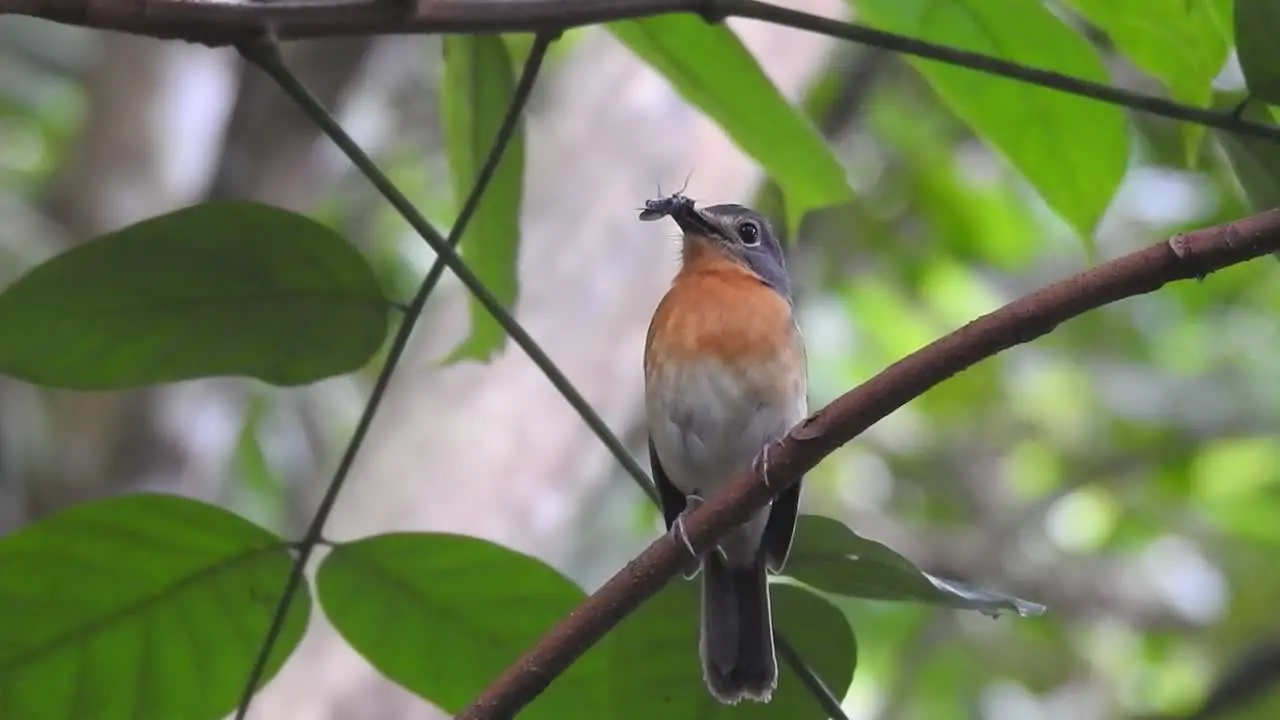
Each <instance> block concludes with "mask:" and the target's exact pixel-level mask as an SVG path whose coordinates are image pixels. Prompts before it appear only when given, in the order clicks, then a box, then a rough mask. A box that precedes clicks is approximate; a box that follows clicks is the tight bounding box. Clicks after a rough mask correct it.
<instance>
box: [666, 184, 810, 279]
mask: <svg viewBox="0 0 1280 720" xmlns="http://www.w3.org/2000/svg"><path fill="white" fill-rule="evenodd" d="M673 198H678V199H668V201H665V204H664V205H661V208H660V209H661V210H663V211H665V214H667V215H670V216H671V219H672V220H675V221H676V224H677V225H679V226H680V230H681V231H683V233H684V247H685V253H684V255H685V258H686V261H687V259H688V258H690V257H691V256H693V257H696V256H698V255H700V254H701V253H704V252H707V251H710V252H715V253H718V254H719V255H722V256H724V257H727V258H728V259H729V260H732V261H733V262H735V263H738V264H739V265H741V266H743V267H745V268H747V269H748V270H750V271H751V272H752V273H754V274H756V275H757V276H759V277H760V279H761V280H763V281H764V282H765V283H766V284H767V285H769V286H770V287H772V288H773V289H774V290H776V291H777V292H778V293H780V294H781V295H782V296H783V297H786V298H787V299H788V300H789V299H790V298H791V284H790V282H789V280H788V278H787V268H786V261H785V260H784V259H783V255H782V245H781V243H779V242H778V237H777V236H776V235H774V233H773V228H772V227H771V226H770V225H769V221H768V220H765V219H764V218H763V217H762V216H761V215H760V214H759V213H757V212H756V211H754V210H752V209H750V208H746V207H743V206H741V205H735V204H732V203H730V204H725V205H711V206H709V207H705V208H701V209H698V208H696V207H694V203H693V201H692V200H688V199H687V198H683V197H682V196H673ZM651 202H657V203H663V202H664V201H651ZM651 209H652V208H651Z"/></svg>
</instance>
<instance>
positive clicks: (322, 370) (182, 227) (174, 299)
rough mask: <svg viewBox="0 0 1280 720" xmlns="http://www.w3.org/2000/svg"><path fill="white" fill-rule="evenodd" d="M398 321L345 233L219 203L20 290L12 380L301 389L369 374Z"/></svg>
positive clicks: (65, 263)
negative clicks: (245, 379) (235, 378)
mask: <svg viewBox="0 0 1280 720" xmlns="http://www.w3.org/2000/svg"><path fill="white" fill-rule="evenodd" d="M387 307H388V303H387V301H386V300H385V299H384V298H383V297H382V294H381V292H380V290H379V288H378V283H377V281H376V279H375V278H374V275H373V271H372V269H371V268H370V267H369V264H368V263H367V262H365V260H364V258H363V257H361V255H360V253H359V252H357V251H356V250H355V249H354V248H352V247H351V246H350V245H348V244H347V243H346V241H344V240H343V239H342V238H341V237H340V236H338V235H337V234H336V233H334V232H333V231H332V230H330V229H328V228H326V227H324V226H323V225H320V224H319V223H317V222H315V221H313V220H310V219H308V218H306V217H303V216H301V215H297V214H294V213H291V212H286V211H284V210H279V209H276V208H272V207H268V206H265V205H260V204H257V203H253V202H245V201H219V202H210V203H205V204H202V205H195V206H192V207H188V208H185V209H183V210H178V211H176V212H173V213H169V214H167V215H161V216H159V217H155V218H151V219H149V220H145V221H143V222H140V223H138V224H137V225H132V226H130V227H127V228H125V229H123V230H120V231H117V232H113V233H110V234H108V235H103V236H102V237H99V238H97V239H95V240H92V241H90V242H88V243H86V244H84V245H80V246H79V247H76V248H74V249H72V250H70V251H68V252H65V253H63V254H61V255H58V256H57V257H54V258H52V259H51V260H49V261H47V262H45V263H43V264H41V265H40V266H38V267H36V268H35V269H34V270H32V271H31V272H29V273H28V274H27V275H25V276H23V277H22V278H20V279H18V281H16V282H15V283H13V284H12V285H10V286H9V287H8V288H6V289H5V290H4V292H3V293H0V338H4V342H2V343H0V373H5V374H8V375H13V376H16V377H19V378H22V379H24V380H28V381H30V382H33V383H38V384H42V385H53V386H58V387H66V388H73V389H78V390H106V389H118V388H127V387H136V386H139V385H148V384H152V383H162V382H171V381H176V380H184V379H189V378H196V377H205V376H215V375H247V376H250V377H255V378H258V379H260V380H264V381H266V382H268V383H273V384H277V385H299V384H302V383H308V382H313V381H315V380H320V379H322V378H325V377H329V376H332V375H338V374H341V373H346V372H351V371H353V370H356V369H358V368H360V367H361V366H362V365H363V364H364V363H365V362H367V361H368V359H369V358H370V357H372V356H373V355H374V353H375V352H377V350H378V348H379V347H380V346H381V344H382V341H383V338H384V337H385V336H386V332H387Z"/></svg>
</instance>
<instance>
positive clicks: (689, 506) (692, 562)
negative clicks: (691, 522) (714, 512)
mask: <svg viewBox="0 0 1280 720" xmlns="http://www.w3.org/2000/svg"><path fill="white" fill-rule="evenodd" d="M700 505H702V497H700V496H698V495H690V496H689V497H688V498H686V499H685V506H684V511H683V512H681V513H680V515H679V516H678V517H677V518H676V521H675V522H674V523H672V524H671V534H672V535H674V536H675V539H676V542H678V543H680V544H681V545H682V546H684V549H685V550H686V551H688V553H689V555H688V556H687V557H686V558H684V561H683V562H682V563H681V565H680V575H681V577H683V578H684V579H685V580H692V579H694V578H695V577H697V576H698V571H699V570H701V569H702V555H700V554H699V553H698V551H697V550H695V549H694V547H693V543H691V542H689V534H688V533H686V532H685V530H684V516H685V515H686V514H688V513H691V512H693V511H694V510H697V509H698V506H700Z"/></svg>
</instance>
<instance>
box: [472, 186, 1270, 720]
mask: <svg viewBox="0 0 1280 720" xmlns="http://www.w3.org/2000/svg"><path fill="white" fill-rule="evenodd" d="M1276 250H1280V209H1277V210H1269V211H1267V212H1264V213H1260V214H1258V215H1254V216H1252V217H1248V218H1245V219H1242V220H1238V221H1236V222H1233V223H1228V224H1226V225H1219V226H1215V227H1211V228H1205V229H1203V230H1198V231H1195V232H1191V233H1185V234H1182V235H1176V236H1174V237H1173V238H1171V239H1169V240H1168V241H1165V242H1160V243H1157V244H1155V245H1152V246H1150V247H1147V248H1145V249H1143V250H1139V251H1137V252H1134V253H1130V254H1129V255H1125V256H1123V257H1120V258H1117V259H1115V260H1112V261H1110V262H1108V263H1105V264H1103V265H1100V266H1098V267H1095V268H1093V269H1091V270H1087V271H1085V272H1081V273H1079V274H1077V275H1074V276H1072V277H1070V278H1067V279H1065V280H1062V281H1059V282H1057V283H1054V284H1052V285H1049V286H1048V287H1045V288H1043V289H1041V290H1039V291H1037V292H1034V293H1032V294H1030V295H1026V296H1023V297H1022V298H1020V299H1018V300H1016V301H1014V302H1012V303H1009V304H1008V305H1005V306H1004V307H1003V308H1001V309H999V310H996V311H995V312H993V313H990V314H988V315H984V316H983V317H980V318H978V319H977V320H974V321H973V322H971V323H969V324H968V325H966V326H964V327H962V328H960V329H959V330H956V331H955V332H952V333H951V334H949V335H946V336H945V337H942V338H941V339H939V340H936V341H934V342H933V343H931V344H930V345H928V346H926V347H924V348H922V349H920V350H918V351H916V352H915V353H912V354H911V355H909V356H907V357H906V358H904V359H902V360H900V361H898V362H897V363H895V364H893V365H891V366H889V367H888V368H886V369H885V370H884V371H882V372H881V373H880V374H878V375H876V376H875V377H873V378H871V379H870V380H868V381H867V382H866V383H864V384H862V385H860V386H858V387H857V388H855V389H853V390H851V391H849V392H847V393H845V394H844V395H842V396H841V397H839V398H838V399H836V400H835V401H834V402H832V403H831V404H830V405H827V406H826V407H825V408H822V409H821V410H819V411H818V412H817V413H815V414H814V415H812V416H810V417H809V418H808V419H807V420H805V421H804V422H802V423H801V424H799V425H797V426H796V427H795V428H793V429H792V430H791V432H790V433H789V434H788V435H787V436H786V437H784V438H783V439H782V440H781V441H779V442H777V443H775V444H773V445H772V446H771V447H770V448H769V454H768V458H769V462H768V470H767V472H768V484H767V485H766V484H765V483H764V482H761V481H760V477H759V476H758V475H757V474H756V473H755V472H745V473H743V474H742V475H740V476H738V477H737V478H736V479H735V480H734V481H733V482H732V483H731V484H730V485H729V486H728V487H726V488H725V489H724V490H723V491H721V492H719V493H717V494H716V495H714V496H713V497H712V498H711V499H710V500H708V501H707V502H706V503H705V504H704V505H702V506H701V507H699V508H698V509H697V510H696V511H694V512H692V513H690V514H689V515H688V516H687V517H686V518H685V522H684V529H685V531H686V534H687V536H688V539H689V541H690V542H691V543H692V544H693V545H694V546H695V547H709V546H711V544H712V543H714V542H715V541H716V539H717V538H719V537H720V536H721V535H723V534H724V533H725V532H726V531H728V530H729V529H730V528H732V527H734V526H736V525H739V524H741V523H743V522H745V521H746V519H747V518H748V517H749V516H750V515H751V513H753V512H754V511H755V510H756V509H758V508H761V507H763V506H764V505H765V503H767V502H768V501H769V500H770V499H771V498H772V497H774V496H776V495H777V494H779V493H781V492H782V491H783V490H784V489H786V488H787V487H789V486H791V485H792V484H794V483H795V482H797V481H798V480H799V478H800V477H801V476H802V475H804V474H805V473H806V472H808V471H810V470H812V469H813V468H814V467H815V466H816V465H817V464H818V463H819V462H820V461H821V460H822V459H823V458H825V457H826V456H827V455H829V454H831V452H833V451H834V450H835V449H836V448H838V447H839V446H841V445H843V444H845V443H847V442H849V441H850V440H852V439H853V438H855V437H857V436H858V435H859V434H860V433H862V432H863V431H865V430H866V429H867V428H869V427H871V426H872V425H873V424H875V423H877V422H879V421H880V420H882V419H883V418H884V417H886V416H887V415H889V414H890V413H891V412H893V411H894V410H897V409H898V408H900V407H902V406H903V405H905V404H906V403H908V402H910V401H911V400H914V399H915V398H917V397H919V396H920V395H922V394H924V393H925V392H926V391H928V390H929V389H930V388H932V387H934V386H935V385H937V384H939V383H941V382H942V381H944V380H946V379H947V378H950V377H951V376H952V375H955V374H957V373H959V372H961V371H963V370H965V369H967V368H969V367H970V366H972V365H974V364H976V363H977V362H979V361H981V360H983V359H986V358H989V357H992V356H994V355H995V354H997V353H999V352H1001V351H1003V350H1007V349H1008V348H1011V347H1013V346H1015V345H1019V344H1022V343H1026V342H1030V341H1032V340H1035V339H1036V338H1038V337H1040V336H1042V335H1045V334H1047V333H1049V332H1050V331H1052V330H1053V329H1054V328H1055V327H1057V326H1058V324H1059V323H1062V322H1063V321H1065V320H1069V319H1071V318H1073V317H1076V316H1078V315H1081V314H1083V313H1085V312H1088V311H1089V310H1093V309H1095V308H1098V307H1101V306H1103V305H1106V304H1108V303H1111V302H1115V301H1117V300H1121V299H1123V298H1127V297H1132V296H1135V295H1142V294H1145V293H1149V292H1153V291H1155V290H1158V289H1160V288H1161V287H1163V286H1164V285H1165V284H1166V283H1169V282H1173V281H1175V280H1186V279H1189V278H1204V277H1205V276H1207V275H1208V274H1210V273H1212V272H1214V271H1216V270H1220V269H1222V268H1225V267H1228V266H1230V265H1234V264H1237V263H1240V262H1244V261H1245V260H1249V259H1252V258H1256V257H1259V256H1262V255H1265V254H1267V253H1270V252H1275V251H1276ZM685 552H686V551H685V550H684V549H683V546H682V544H681V543H679V542H677V541H676V540H674V539H673V537H672V535H671V534H670V533H667V534H665V535H663V536H662V537H661V538H659V539H658V540H657V541H655V542H654V543H653V544H652V545H650V546H649V547H648V548H647V549H646V550H645V551H644V552H643V553H641V554H640V555H639V556H638V557H636V558H635V559H634V560H632V561H631V562H629V563H627V565H626V567H624V568H623V569H622V570H621V571H619V572H618V573H617V574H616V575H614V576H613V578H611V579H610V580H609V581H608V582H606V583H605V584H604V586H603V587H601V588H600V589H599V590H598V591H597V592H596V593H595V594H593V595H592V596H591V597H589V598H587V600H586V601H585V602H584V603H583V604H582V605H580V606H579V607H578V608H577V609H575V610H574V611H573V612H572V613H571V614H570V615H569V616H568V617H566V618H565V619H564V620H563V621H561V622H560V624H559V625H557V626H556V627H555V628H553V629H552V630H551V631H550V632H548V633H547V634H546V635H545V636H544V637H543V638H542V639H541V640H540V641H539V642H538V643H537V644H536V645H535V646H534V647H533V648H532V649H530V650H529V651H528V652H526V653H525V655H524V656H523V657H521V658H520V659H519V660H518V661H517V662H516V663H515V664H513V665H511V666H510V667H509V668H507V670H506V671H505V672H503V674H502V675H501V676H500V677H499V678H498V679H497V680H495V681H494V682H493V684H491V685H490V686H489V688H488V689H487V690H485V692H484V693H483V694H481V695H480V697H479V698H477V699H476V700H475V702H474V703H473V704H472V705H471V706H470V707H469V708H467V709H466V710H464V711H463V712H462V713H461V714H460V715H458V720H493V719H495V718H510V717H514V716H515V714H516V713H517V712H518V711H519V710H520V709H521V708H523V707H524V706H525V705H527V704H528V703H529V702H531V701H532V700H533V699H534V698H535V697H537V696H538V694H539V693H541V692H542V691H543V690H544V689H545V688H546V687H547V686H548V685H549V684H550V683H551V681H552V680H554V679H555V678H556V677H557V676H558V675H559V674H560V673H561V672H563V671H564V670H565V669H566V668H568V667H569V666H570V665H571V664H572V663H573V662H574V661H575V660H576V659H577V658H578V657H580V656H581V655H582V653H584V652H586V650H587V649H589V648H590V647H591V646H592V645H594V644H595V643H596V642H598V641H599V640H600V639H601V638H602V637H604V635H605V634H606V633H607V632H608V631H609V630H611V629H612V628H613V627H614V626H615V625H617V624H618V623H619V622H621V621H622V619H623V618H625V617H626V616H627V615H628V614H630V613H631V612H632V611H634V610H635V609H636V608H638V607H639V606H640V605H641V603H643V602H644V601H645V600H647V599H648V598H649V597H651V596H652V595H654V594H656V593H657V592H658V591H659V590H661V589H662V588H663V587H664V586H665V585H666V584H667V582H668V581H669V580H670V579H671V577H672V576H673V575H674V574H675V572H676V570H677V569H678V568H679V567H680V565H681V564H682V563H683V561H684V560H685V557H684V555H685Z"/></svg>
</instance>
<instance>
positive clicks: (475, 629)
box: [316, 533, 613, 719]
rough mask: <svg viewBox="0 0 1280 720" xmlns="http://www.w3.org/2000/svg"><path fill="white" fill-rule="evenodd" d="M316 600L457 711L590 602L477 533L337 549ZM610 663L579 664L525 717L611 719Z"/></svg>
mask: <svg viewBox="0 0 1280 720" xmlns="http://www.w3.org/2000/svg"><path fill="white" fill-rule="evenodd" d="M316 593H317V596H318V597H319V599H320V605H321V607H322V608H324V612H325V615H326V616H327V617H328V618H329V620H330V621H331V622H332V623H333V625H334V627H335V628H337V630H338V632H339V633H341V634H342V636H343V637H344V638H346V640H347V642H348V643H350V644H351V646H352V647H353V648H355V649H356V651H357V652H359V653H360V654H361V655H363V656H364V657H365V658H366V659H367V660H368V661H369V663H370V664H372V665H373V666H374V667H375V668H377V669H378V670H379V671H380V672H382V673H383V674H384V675H386V676H387V677H389V678H391V679H392V680H394V681H396V682H397V683H399V684H401V685H403V686H404V687H406V688H408V689H409V690H411V691H413V692H415V693H417V694H418V695H421V696H422V697H424V698H426V699H427V700H430V701H431V702H432V703H434V704H436V705H438V706H440V707H441V708H443V709H444V710H445V711H447V712H449V713H457V712H458V711H460V710H461V709H462V708H463V707H465V706H466V705H467V703H469V702H470V701H471V700H472V699H474V697H475V696H476V695H478V694H479V693H480V692H481V691H482V690H484V688H485V687H487V686H488V684H489V683H490V682H492V681H493V679H494V678H496V677H497V676H498V675H499V674H500V673H501V672H502V671H503V670H505V669H506V667H507V666H508V665H510V664H511V663H513V662H515V661H516V659H517V658H519V657H520V654H521V653H523V652H524V651H525V650H527V649H528V648H529V647H530V646H531V645H533V643H534V642H536V641H537V640H538V639H539V638H540V637H541V636H542V634H543V633H544V632H546V631H547V630H549V629H550V628H551V627H552V625H554V624H555V623H556V622H557V621H558V620H560V619H561V618H562V617H564V616H565V615H567V614H568V613H569V612H570V611H571V610H573V608H574V607H576V606H577V605H578V604H579V603H580V602H582V600H583V598H584V597H585V595H584V594H583V592H582V590H580V589H578V587H577V586H575V585H574V584H573V583H572V582H570V581H569V580H567V579H566V578H565V577H564V576H562V575H560V574H559V573H558V572H556V571H555V570H554V569H552V568H551V567H549V566H547V565H544V564H543V563H541V562H539V561H538V560H536V559H534V558H530V557H527V556H524V555H521V554H519V553H517V552H515V551H512V550H508V549H506V548H503V547H501V546H499V545H495V544H493V543H490V542H486V541H484V540H480V539H477V538H470V537H464V536H457V535H445V534H424V533H395V534H388V535H379V536H375V537H369V538H364V539H361V540H357V541H355V542H351V543H346V544H343V545H339V546H337V547H336V548H334V549H333V552H331V553H330V554H329V555H328V556H327V557H326V558H325V559H324V562H323V563H322V564H321V565H320V569H319V571H318V572H317V575H316ZM388 618H394V619H395V621H394V622H388V621H387V619H388ZM606 659H607V658H606ZM600 662H601V661H600V660H599V659H597V660H589V659H587V658H584V659H583V660H580V661H579V662H577V663H574V665H573V667H571V668H570V669H569V671H568V672H567V673H565V675H563V676H562V677H561V678H559V679H557V680H556V682H555V683H552V685H551V686H550V687H549V688H548V689H547V691H546V692H544V693H542V694H541V695H539V696H538V699H537V700H535V701H534V702H533V703H532V704H531V705H529V707H528V708H527V709H526V710H524V711H522V712H521V713H520V717H521V718H522V719H523V718H531V719H537V718H566V717H613V715H611V714H610V713H609V712H606V711H605V710H607V707H606V706H604V705H603V703H604V702H606V700H605V698H604V696H603V693H604V692H605V691H606V687H605V684H604V683H603V682H601V681H600V677H601V676H602V675H603V674H604V673H605V672H606V671H607V667H602V666H601V665H600V664H599V663H600Z"/></svg>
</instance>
